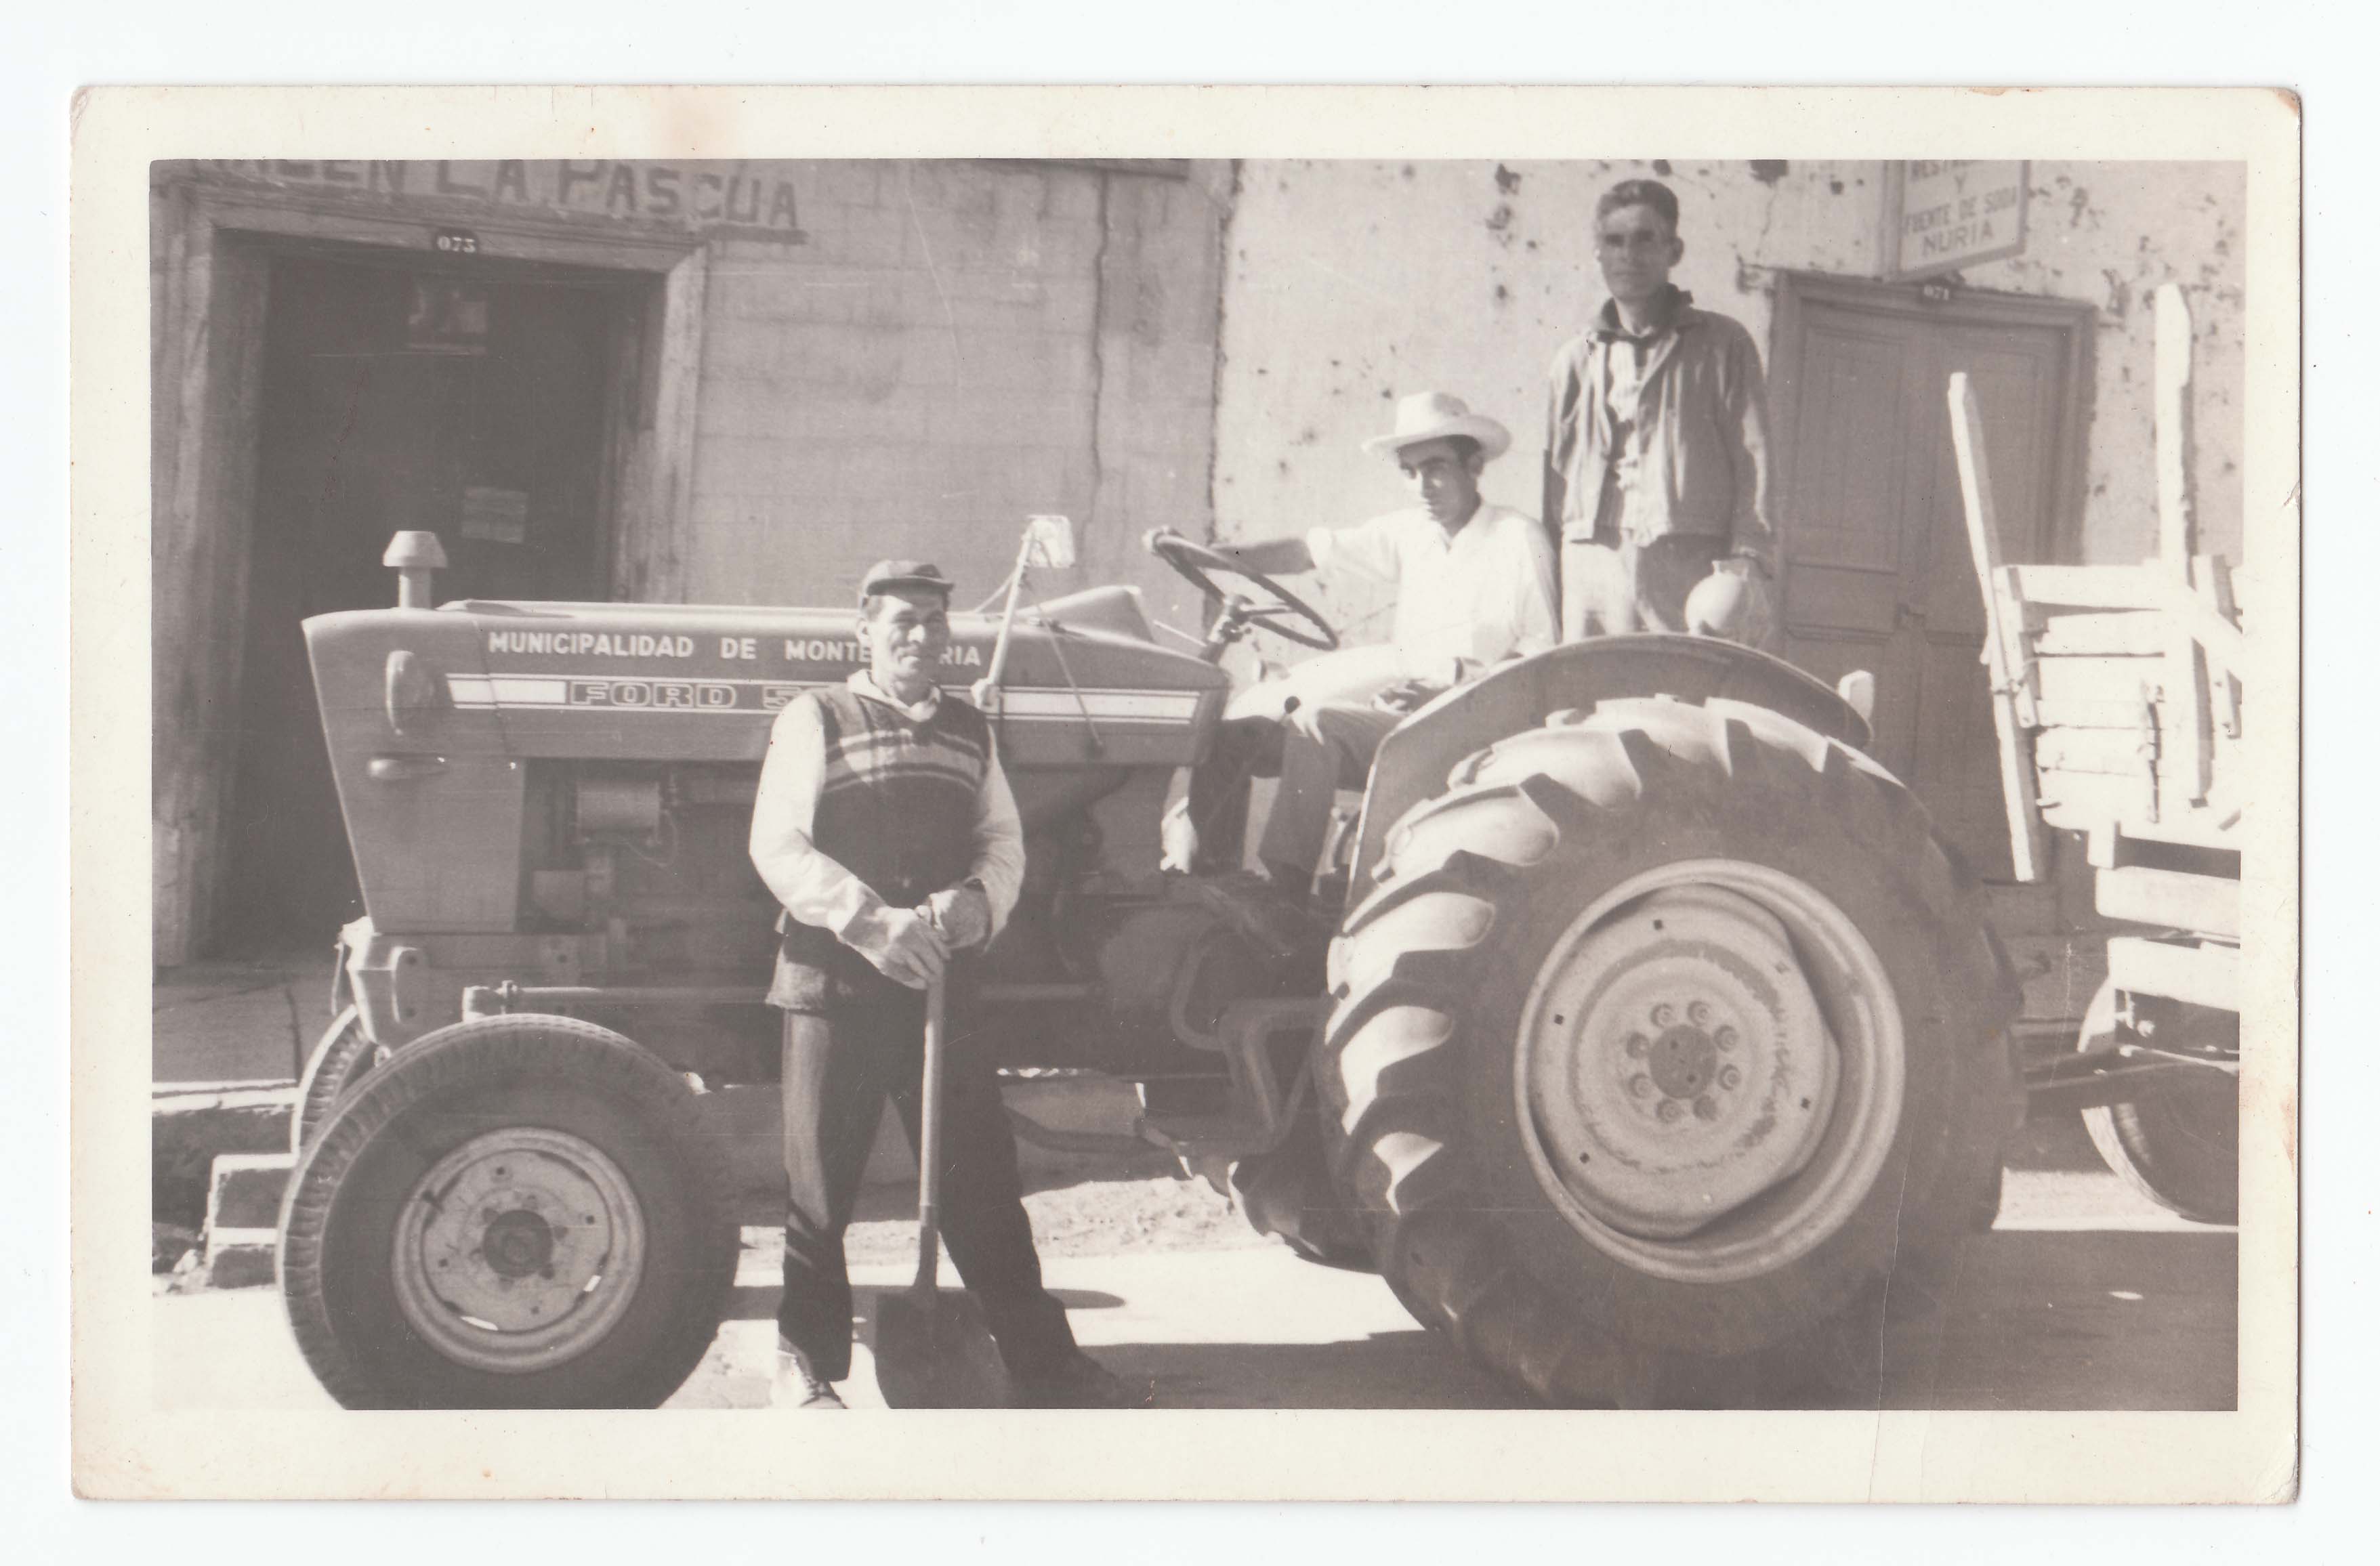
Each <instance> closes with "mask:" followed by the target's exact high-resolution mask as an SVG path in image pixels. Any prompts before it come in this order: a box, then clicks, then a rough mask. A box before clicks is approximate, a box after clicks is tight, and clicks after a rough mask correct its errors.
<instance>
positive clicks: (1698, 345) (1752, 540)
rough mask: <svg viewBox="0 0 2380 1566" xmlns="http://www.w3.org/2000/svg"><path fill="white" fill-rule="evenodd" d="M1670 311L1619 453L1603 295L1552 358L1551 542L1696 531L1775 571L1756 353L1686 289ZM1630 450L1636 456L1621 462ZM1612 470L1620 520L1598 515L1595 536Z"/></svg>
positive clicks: (1638, 539)
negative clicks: (1591, 321) (1584, 325)
mask: <svg viewBox="0 0 2380 1566" xmlns="http://www.w3.org/2000/svg"><path fill="white" fill-rule="evenodd" d="M1668 309H1669V313H1670V320H1669V324H1668V325H1667V326H1666V327H1664V328H1662V329H1661V330H1660V331H1658V333H1656V334H1655V335H1654V337H1653V339H1652V347H1651V350H1650V352H1649V353H1648V355H1647V356H1646V360H1645V372H1644V380H1645V389H1644V396H1643V400H1642V403H1641V405H1640V407H1639V411H1638V415H1637V419H1636V422H1635V424H1634V425H1633V428H1632V429H1631V430H1630V431H1628V434H1627V437H1626V446H1625V448H1624V449H1622V450H1615V449H1614V448H1613V445H1612V434H1613V420H1612V418H1611V409H1610V407H1609V397H1608V395H1607V392H1606V381H1607V375H1606V370H1607V366H1608V363H1609V357H1610V355H1611V353H1612V352H1613V350H1614V347H1615V346H1616V345H1617V344H1619V343H1620V342H1621V341H1622V340H1623V338H1624V335H1625V334H1623V333H1621V329H1620V317H1619V312H1618V310H1617V309H1616V308H1615V307H1614V306H1613V305H1612V304H1611V303H1610V301H1609V300H1606V301H1605V303H1604V306H1603V308H1602V310H1599V311H1598V312H1597V316H1596V324H1595V326H1594V327H1593V328H1592V329H1591V330H1589V331H1587V332H1585V333H1582V334H1579V335H1578V336H1576V337H1573V338H1572V339H1571V340H1570V341H1569V342H1567V343H1565V344H1563V345H1562V347H1561V350H1560V352H1559V353H1557V354H1556V355H1555V356H1554V362H1553V367H1552V369H1551V370H1549V371H1548V377H1547V384H1546V469H1545V509H1544V510H1543V511H1542V512H1541V513H1540V514H1539V515H1541V516H1544V518H1545V523H1546V527H1547V528H1548V529H1549V530H1550V531H1551V532H1552V534H1553V537H1554V544H1555V547H1556V548H1557V549H1559V548H1560V546H1561V544H1562V543H1563V541H1564V540H1569V541H1572V542H1581V541H1585V540H1596V541H1599V542H1602V543H1607V544H1617V543H1619V542H1620V541H1621V537H1620V531H1621V530H1624V532H1625V534H1626V536H1627V537H1628V539H1629V540H1631V541H1633V542H1635V543H1638V544H1646V543H1650V542H1651V541H1653V540H1655V539H1659V538H1665V537H1668V536H1670V535H1671V534H1681V533H1682V534H1694V535H1700V536H1703V537H1706V538H1710V539H1712V540H1718V541H1721V542H1722V543H1723V552H1730V553H1736V554H1748V555H1753V556H1755V557H1757V558H1758V559H1759V560H1760V561H1761V563H1762V564H1766V565H1767V566H1768V567H1769V568H1770V570H1771V571H1772V572H1773V571H1774V570H1775V568H1776V558H1775V552H1776V537H1775V533H1774V531H1773V528H1772V526H1771V523H1772V518H1771V517H1770V516H1769V500H1770V496H1769V487H1768V486H1769V460H1768V397H1767V390H1766V388H1765V386H1764V385H1763V382H1762V380H1761V373H1760V350H1759V349H1758V348H1756V347H1755V346H1753V342H1752V334H1750V333H1748V332H1746V331H1745V330H1744V329H1743V327H1742V326H1741V325H1739V324H1738V323H1737V322H1734V321H1732V320H1730V318H1728V317H1727V316H1724V315H1718V314H1715V313H1713V312H1712V311H1710V310H1697V309H1695V308H1694V296H1693V295H1691V294H1688V293H1685V292H1683V291H1682V290H1680V289H1677V288H1671V289H1670V296H1669V299H1668ZM1630 456H1633V459H1634V460H1633V461H1628V460H1625V458H1627V457H1630ZM1615 472H1616V473H1617V475H1618V480H1619V488H1620V489H1621V491H1622V492H1623V493H1621V496H1620V497H1619V498H1621V500H1622V501H1623V502H1624V504H1623V505H1621V507H1617V508H1615V510H1616V512H1617V515H1618V516H1620V517H1622V518H1624V519H1625V527H1624V529H1621V530H1615V529H1614V528H1613V526H1612V519H1611V518H1609V517H1607V518H1606V519H1605V522H1606V526H1605V533H1604V534H1602V535H1599V534H1598V533H1597V528H1596V522H1597V512H1598V509H1599V507H1600V505H1601V503H1602V500H1603V495H1604V490H1605V486H1606V484H1607V483H1608V482H1609V481H1611V480H1613V477H1614V475H1615ZM1607 535H1608V536H1607Z"/></svg>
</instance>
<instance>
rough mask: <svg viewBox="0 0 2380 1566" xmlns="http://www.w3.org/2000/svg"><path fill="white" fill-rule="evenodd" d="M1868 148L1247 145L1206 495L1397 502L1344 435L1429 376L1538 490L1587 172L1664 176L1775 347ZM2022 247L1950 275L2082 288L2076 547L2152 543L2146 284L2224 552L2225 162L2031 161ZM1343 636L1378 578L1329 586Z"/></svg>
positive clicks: (1691, 234) (2236, 236) (1852, 202)
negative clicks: (1547, 157)
mask: <svg viewBox="0 0 2380 1566" xmlns="http://www.w3.org/2000/svg"><path fill="white" fill-rule="evenodd" d="M1882 169H1883V165H1882V164H1876V163H1851V162H1843V163H1824V162H1801V161H1794V162H1790V163H1781V164H1780V163H1773V162H1772V163H1760V164H1753V163H1745V162H1735V163H1681V164H1675V165H1670V164H1656V163H1648V162H1618V161H1615V162H1581V163H1565V164H1536V163H1519V164H1510V165H1506V164H1492V163H1420V164H1398V163H1354V162H1332V163H1318V162H1304V161H1300V162H1260V161H1257V162H1249V163H1246V164H1243V165H1242V167H1241V170H1240V181H1239V185H1240V188H1239V196H1238V200H1237V204H1236V206H1235V208H1234V211H1233V216H1232V223H1231V228H1230V230H1229V233H1228V236H1227V247H1228V253H1227V258H1226V259H1227V268H1228V270H1227V272H1226V273H1225V279H1224V312H1223V313H1224V322H1223V334H1222V349H1223V356H1224V358H1223V364H1222V369H1221V372H1220V380H1219V385H1218V397H1217V417H1216V466H1215V491H1214V493H1215V515H1216V519H1217V528H1218V533H1219V535H1220V536H1221V537H1224V538H1254V537H1263V536H1267V535H1270V534H1276V533H1281V532H1287V531H1290V530H1292V529H1293V528H1306V527H1311V526H1314V525H1317V524H1319V523H1342V522H1352V521H1356V520H1359V519H1361V518H1363V517H1365V516H1372V515H1375V514H1377V513H1378V512H1381V511H1385V510H1389V509H1391V508H1393V507H1395V506H1397V505H1400V504H1404V497H1403V491H1402V489H1401V487H1400V485H1399V483H1398V481H1397V479H1396V475H1395V473H1394V471H1393V470H1392V469H1390V468H1389V467H1386V466H1385V465H1382V464H1379V463H1377V462H1374V461H1372V460H1369V459H1367V458H1366V457H1365V456H1364V455H1362V454H1361V453H1360V452H1359V451H1358V450H1357V443H1359V442H1360V441H1362V440H1363V439H1365V438H1366V437H1367V436H1370V435H1374V434H1378V433H1379V432H1380V431H1382V430H1383V429H1385V428H1386V427H1387V423H1388V419H1389V417H1390V410H1391V399H1392V398H1393V397H1394V396H1395V395H1400V394H1403V393H1405V392H1411V391H1416V390H1421V389H1424V388H1429V387H1436V388H1439V389H1443V390H1447V391H1451V392H1454V393H1456V394H1457V395H1462V396H1464V397H1467V398H1469V399H1470V400H1471V402H1472V404H1473V406H1474V407H1477V408H1479V409H1480V410H1481V411H1484V412H1487V413H1489V414H1492V415H1493V416H1495V417H1496V418H1498V419H1502V420H1503V421H1504V422H1505V423H1506V424H1508V425H1509V426H1511V427H1512V432H1513V436H1514V442H1513V450H1512V453H1511V454H1510V455H1507V456H1506V457H1505V458H1504V459H1503V460H1502V461H1500V462H1499V463H1496V464H1495V465H1493V466H1491V467H1489V469H1488V483H1487V492H1488V499H1490V500H1492V501H1497V502H1500V503H1502V504H1508V505H1514V506H1518V507H1520V508H1522V509H1523V510H1525V511H1529V512H1532V513H1534V512H1535V511H1536V509H1537V478H1536V474H1537V461H1538V451H1539V449H1540V446H1541V444H1542V435H1543V419H1544V409H1543V397H1544V392H1543V377H1544V372H1545V369H1546V365H1547V363H1548V361H1549V360H1550V359H1551V358H1552V356H1553V352H1554V350H1555V348H1556V347H1557V346H1560V344H1561V342H1563V341H1564V340H1565V339H1567V338H1568V337H1570V336H1571V335H1573V334H1574V333H1576V332H1577V331H1579V330H1580V328H1581V327H1582V326H1583V325H1584V323H1585V321H1586V319H1587V317H1588V314H1589V312H1590V311H1591V310H1594V309H1595V308H1596V307H1597V306H1598V305H1599V304H1600V303H1601V302H1602V299H1603V297H1604V296H1603V289H1602V284H1601V280H1600V278H1599V277H1598V276H1597V273H1596V269H1595V266H1594V258H1593V255H1592V253H1591V251H1590V250H1589V249H1588V248H1587V246H1586V243H1585V237H1586V234H1587V232H1588V228H1589V225H1590V224H1591V222H1592V219H1593V214H1594V210H1595V200H1596V198H1597V196H1599V195H1600V194H1602V192H1603V191H1604V190H1605V189H1607V188H1609V187H1610V186H1611V185H1612V184H1613V183H1615V182H1616V181H1618V180H1621V179H1624V178H1628V177H1632V176H1654V177H1658V178H1661V179H1663V180H1664V181H1666V182H1667V183H1668V184H1669V185H1670V188H1673V189H1674V190H1676V191H1677V193H1678V199H1679V203H1680V207H1681V213H1680V230H1681V233H1682V236H1683V237H1684V238H1685V241H1686V255H1685V260H1684V261H1683V262H1682V264H1681V266H1680V267H1679V270H1678V273H1677V274H1676V278H1677V281H1678V283H1679V284H1680V285H1682V286H1684V287H1686V288H1688V289H1691V290H1692V291H1693V292H1694V297H1695V298H1696V300H1697V302H1699V303H1701V304H1703V305H1705V306H1706V307H1709V308H1713V309H1717V310H1722V311H1724V312H1726V313H1729V314H1731V315H1733V316H1735V317H1736V318H1737V319H1738V320H1740V321H1742V322H1743V323H1744V325H1745V326H1746V327H1747V328H1749V329H1750V331H1751V332H1752V334H1753V337H1754V340H1755V341H1756V342H1758V343H1759V344H1760V345H1761V350H1762V353H1763V355H1764V356H1769V355H1772V354H1773V345H1772V344H1771V343H1770V340H1769V332H1770V323H1771V317H1772V314H1773V297H1774V285H1773V281H1772V273H1774V272H1776V271H1779V270H1794V271H1815V272H1825V273H1841V274H1847V275H1851V276H1874V275H1875V274H1876V272H1877V270H1878V266H1879V262H1878V260H1877V256H1878V249H1877V240H1878V230H1879V208H1880V199H1881V191H1880V188H1879V185H1880V181H1881V178H1882ZM2030 183H2031V201H2030V213H2029V225H2030V228H2029V243H2028V249H2027V252H2026V254H2024V255H2022V256H2020V257H2016V258H2013V259H2010V260H2007V261H1993V262H1987V263H1985V264H1982V265H1978V266H1974V267H1971V268H1969V269H1968V270H1967V271H1966V273H1964V281H1965V283H1966V284H1967V285H1970V286H1973V287H1976V288H1985V289H1994V290H1999V291H2003V292H2011V293H2022V294H2033V295H2042V296H2051V297H2061V298H2070V299H2081V300H2087V301H2088V302H2090V303H2091V304H2093V305H2094V306H2095V307H2096V310H2097V317H2096V320H2097V331H2096V339H2095V343H2094V345H2093V358H2094V381H2095V384H2094V385H2093V387H2092V389H2091V397H2090V426H2089V432H2088V437H2087V440H2088V479H2087V485H2086V488H2087V492H2088V497H2087V499H2086V502H2085V505H2084V516H2083V558H2084V559H2086V560H2089V561H2093V562H2107V561H2123V560H2131V559H2137V558H2140V557H2141V556H2143V555H2144V554H2146V553H2147V552H2150V551H2151V550H2153V549H2154V548H2155V530H2156V523H2155V471H2154V464H2153V451H2154V447H2153V440H2152V413H2151V403H2152V395H2153V393H2152V388H2153V385H2154V360H2155V354H2154V347H2153V344H2154V331H2153V327H2152V322H2151V311H2150V308H2149V296H2150V294H2151V293H2152V291H2153V290H2154V289H2155V287H2156V286H2157V285H2159V284H2161V283H2165V282H2168V281H2172V282H2179V283H2180V284H2182V285H2184V286H2185V287H2186V288H2188V289H2189V290H2190V298H2191V306H2192V316H2193V320H2194V322H2195V325H2196V330H2197V337H2198V356H2197V363H2196V398H2195V411H2196V425H2197V429H2196V445H2195V452H2196V457H2195V480H2196V485H2197V503H2198V516H2199V527H2200V534H2201V540H2202V547H2204V548H2205V549H2208V550H2211V551H2216V552H2222V553H2226V554H2228V555H2230V556H2231V557H2232V558H2233V559H2234V560H2238V559H2240V557H2241V550H2240V515H2241V504H2242V502H2241V493H2240V448H2241V443H2242V420H2241V406H2240V404H2241V382H2242V362H2241V332H2242V317H2241V308H2242V301H2243V297H2244V288H2245V270H2244V261H2243V258H2242V255H2241V249H2242V246H2241V240H2240V231H2241V226H2242V224H2243V222H2244V220H2245V217H2246V205H2247V195H2246V184H2247V181H2246V175H2245V172H2244V169H2243V168H2242V167H2241V166H2240V165H2239V164H2065V163H2036V164H2034V165H2033V167H2032V169H2031V171H2030ZM1333 607H1334V608H1335V609H1336V610H1337V611H1338V612H1339V613H1341V614H1342V615H1344V616H1346V617H1347V618H1348V619H1349V620H1353V621H1357V622H1360V623H1359V624H1357V625H1355V626H1354V631H1355V634H1356V636H1357V637H1359V638H1361V639H1372V638H1376V637H1378V636H1380V635H1383V634H1385V630H1386V619H1385V614H1384V613H1383V609H1384V604H1383V603H1382V602H1381V601H1379V600H1378V598H1377V597H1373V596H1368V595H1358V594H1350V593H1347V592H1344V591H1343V590H1342V592H1341V593H1340V594H1339V596H1338V597H1337V598H1336V599H1335V600H1334V603H1333Z"/></svg>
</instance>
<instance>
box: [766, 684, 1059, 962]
mask: <svg viewBox="0 0 2380 1566" xmlns="http://www.w3.org/2000/svg"><path fill="white" fill-rule="evenodd" d="M847 683H848V684H849V685H850V686H851V688H852V689H853V690H855V691H856V692H858V693H859V694H860V695H861V696H864V697H866V698H868V699H870V700H872V701H880V702H882V703H884V704H885V705H886V706H887V707H891V708H893V709H895V710H899V711H901V712H903V713H905V714H906V715H907V716H908V717H909V719H910V720H911V721H912V722H925V721H926V720H927V719H929V718H930V717H932V716H933V715H934V710H935V709H936V708H938V707H940V706H941V701H942V693H941V691H940V690H936V691H932V692H930V693H929V695H928V696H927V698H926V699H925V700H923V701H920V702H918V703H917V704H916V705H915V706H912V705H910V704H909V703H907V702H904V701H899V700H896V699H894V698H893V697H892V695H891V693H889V692H887V691H884V690H880V689H879V688H878V686H877V684H876V682H875V681H874V680H871V679H869V678H868V671H866V670H865V669H862V670H860V671H858V672H857V673H856V674H853V675H852V676H851V678H850V680H849V681H848V682H847ZM825 771H826V731H825V730H824V729H823V728H821V727H820V724H819V715H818V705H817V703H815V702H809V701H795V702H794V703H792V704H791V705H789V706H788V707H786V709H785V710H783V711H782V712H780V713H778V714H777V722H776V724H775V726H774V727H772V728H771V729H770V731H769V759H767V760H765V761H763V762H762V763H761V764H760V790H759V795H758V796H757V797H756V798H755V799H754V800H753V802H752V839H751V849H752V863H753V866H754V867H755V868H758V869H759V872H760V879H761V880H763V881H765V882H767V883H768V887H769V890H770V891H771V892H773V893H775V894H776V898H777V901H778V902H779V903H780V904H783V906H784V909H785V912H787V913H789V914H791V915H792V916H793V917H795V918H796V919H799V920H800V921H801V922H802V923H804V924H806V925H823V926H825V927H826V928H827V929H831V930H832V931H834V933H835V934H836V935H838V936H843V935H844V934H845V932H846V931H848V930H849V929H850V928H851V926H852V923H853V921H854V920H856V919H857V918H858V917H860V916H861V915H863V914H867V913H870V912H873V911H874V910H875V909H877V908H880V907H882V906H883V902H882V900H881V899H880V898H879V897H878V896H877V895H876V893H875V892H870V891H869V890H868V885H867V883H866V882H865V881H862V880H860V879H859V878H858V877H857V876H856V875H853V874H852V873H851V871H850V870H849V869H847V868H844V865H843V864H842V863H841V862H840V861H838V860H836V859H835V858H834V857H833V856H831V855H827V854H822V853H820V851H819V847H818V844H815V843H813V842H812V841H811V840H810V831H811V829H812V827H813V826H814V825H815V824H816V822H817V819H818V796H819V783H820V779H821V777H822V776H823V775H824V773H825ZM968 873H969V874H971V875H973V876H974V877H976V879H977V880H980V881H982V882H983V890H984V896H985V898H986V899H987V900H988V901H989V902H990V904H991V929H992V933H993V934H998V933H999V931H1000V927H1001V926H1002V925H1003V924H1005V923H1007V922H1008V916H1009V914H1010V912H1011V911H1012V910H1014V908H1015V906H1016V895H1017V892H1018V891H1019V890H1020V889H1021V888H1022V887H1023V886H1024V884H1025V829H1024V826H1023V824H1022V823H1021V821H1020V820H1019V819H1018V817H1017V814H1016V797H1015V795H1013V794H1012V793H1010V792H1009V787H1008V777H1007V775H1006V774H1005V773H1003V772H1002V771H1001V770H1000V755H999V752H998V751H997V750H996V749H995V750H994V751H993V752H992V753H991V754H990V755H988V756H986V757H985V758H984V767H983V783H982V784H981V786H980V787H978V788H977V791H976V804H975V863H974V865H973V866H972V867H971V868H970V869H969V872H968Z"/></svg>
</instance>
